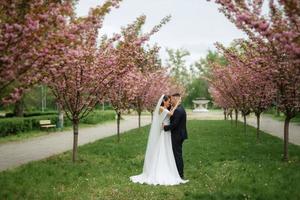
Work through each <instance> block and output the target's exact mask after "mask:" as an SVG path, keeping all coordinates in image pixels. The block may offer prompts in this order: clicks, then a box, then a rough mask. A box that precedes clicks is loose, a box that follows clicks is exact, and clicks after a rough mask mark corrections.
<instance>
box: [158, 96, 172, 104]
mask: <svg viewBox="0 0 300 200" xmlns="http://www.w3.org/2000/svg"><path fill="white" fill-rule="evenodd" d="M168 99H170V96H169V95H165V96H164V97H163V101H162V102H161V104H160V106H164V102H165V101H168Z"/></svg>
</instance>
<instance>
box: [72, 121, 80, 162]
mask: <svg viewBox="0 0 300 200" xmlns="http://www.w3.org/2000/svg"><path fill="white" fill-rule="evenodd" d="M78 126H79V120H78V119H74V120H73V135H74V138H73V159H72V161H73V163H75V162H76V158H77V146H78Z"/></svg>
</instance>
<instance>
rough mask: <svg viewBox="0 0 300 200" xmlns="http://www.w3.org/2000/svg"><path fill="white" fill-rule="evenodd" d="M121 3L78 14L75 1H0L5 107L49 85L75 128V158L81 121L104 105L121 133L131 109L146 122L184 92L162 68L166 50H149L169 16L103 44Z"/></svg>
mask: <svg viewBox="0 0 300 200" xmlns="http://www.w3.org/2000/svg"><path fill="white" fill-rule="evenodd" d="M119 3H120V0H107V1H106V2H104V3H103V4H102V5H101V6H97V7H95V8H92V9H91V10H90V12H89V14H88V16H86V17H77V16H76V15H75V14H74V1H72V0H67V1H57V0H50V1H48V0H47V1H43V0H31V1H27V2H24V1H21V0H10V1H1V3H0V10H1V12H0V13H1V14H0V20H1V21H0V22H1V24H0V52H1V53H0V77H1V79H0V85H1V87H0V92H1V94H2V96H3V99H2V102H3V103H11V102H15V101H17V100H18V99H20V98H21V97H22V95H23V93H24V91H26V89H28V88H30V87H32V86H33V85H36V84H44V85H46V86H47V87H49V88H50V89H51V91H52V93H53V94H54V96H55V99H56V101H57V103H58V104H59V105H60V107H61V109H63V110H64V111H65V114H66V116H67V117H68V118H69V119H70V120H71V121H72V123H73V133H74V134H73V135H74V139H73V141H74V142H73V161H75V160H76V155H77V144H78V125H79V122H80V120H81V119H82V118H84V117H86V116H87V115H88V114H89V113H90V112H91V111H92V110H93V109H94V107H95V106H96V105H97V104H98V103H99V102H110V103H111V105H112V106H113V108H114V109H115V111H116V113H117V116H118V120H117V124H118V133H119V123H120V118H121V113H122V112H123V111H124V110H127V109H129V108H134V109H135V110H136V111H137V112H138V114H139V125H140V115H141V112H142V110H144V109H148V110H150V111H152V110H153V105H154V104H155V103H156V101H157V99H158V98H159V96H160V95H161V94H164V93H170V92H171V91H172V90H180V89H181V88H180V87H179V86H178V85H177V84H176V83H175V82H173V81H172V80H171V79H170V78H169V77H168V76H167V73H166V71H164V70H163V68H162V65H161V62H160V59H159V57H158V51H159V47H157V46H149V45H148V46H146V43H147V41H148V40H149V39H150V37H151V36H152V35H153V34H155V33H156V32H158V31H159V30H160V28H161V27H162V26H163V25H165V24H166V23H167V22H168V21H169V20H170V17H169V16H168V17H166V18H164V19H163V20H162V21H161V22H160V23H159V24H158V25H157V26H155V27H154V28H153V29H152V30H150V31H149V32H148V33H142V31H141V30H142V26H143V25H144V23H145V20H146V17H145V16H140V17H138V18H137V20H136V21H135V22H133V23H132V24H130V25H128V26H127V27H124V28H123V29H122V31H121V33H120V34H115V35H113V36H112V37H111V38H108V37H106V36H103V37H102V38H101V39H100V40H99V31H100V29H101V27H102V23H103V20H104V17H105V16H106V15H107V14H108V13H109V12H110V10H111V9H112V8H117V7H118V6H119ZM4 94H5V95H4ZM6 94H9V95H6ZM118 135H119V134H118ZM118 138H119V137H118Z"/></svg>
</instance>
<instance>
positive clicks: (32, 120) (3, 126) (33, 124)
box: [0, 110, 115, 137]
mask: <svg viewBox="0 0 300 200" xmlns="http://www.w3.org/2000/svg"><path fill="white" fill-rule="evenodd" d="M113 119H115V113H114V112H113V111H98V110H97V111H94V112H92V113H90V114H89V115H88V116H87V117H86V118H84V119H82V120H81V123H84V124H97V123H101V122H105V121H109V120H113ZM40 120H51V123H52V124H57V122H58V115H57V114H56V115H41V116H33V117H12V118H1V119H0V137H4V136H7V135H14V134H17V133H26V132H28V131H32V130H39V129H40V124H39V121H40ZM71 125H72V123H71V121H70V120H69V119H67V117H65V118H64V126H71Z"/></svg>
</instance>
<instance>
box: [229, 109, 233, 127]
mask: <svg viewBox="0 0 300 200" xmlns="http://www.w3.org/2000/svg"><path fill="white" fill-rule="evenodd" d="M229 116H230V124H231V126H232V123H233V120H232V110H230V112H229Z"/></svg>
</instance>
